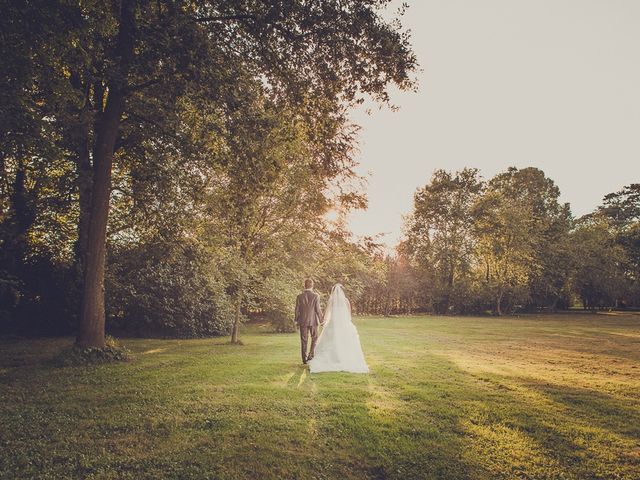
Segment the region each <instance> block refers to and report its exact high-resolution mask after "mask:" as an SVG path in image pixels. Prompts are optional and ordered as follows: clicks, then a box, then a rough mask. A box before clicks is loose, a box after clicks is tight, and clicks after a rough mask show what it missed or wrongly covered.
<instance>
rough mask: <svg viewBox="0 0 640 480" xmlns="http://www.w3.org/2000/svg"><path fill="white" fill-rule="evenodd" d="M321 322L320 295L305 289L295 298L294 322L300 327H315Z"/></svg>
mask: <svg viewBox="0 0 640 480" xmlns="http://www.w3.org/2000/svg"><path fill="white" fill-rule="evenodd" d="M320 322H322V310H321V309H320V295H318V294H317V293H314V292H313V291H312V290H310V289H309V290H305V291H304V292H302V293H301V294H300V295H298V298H296V323H297V324H298V325H300V326H301V327H317V326H318V325H319V324H320Z"/></svg>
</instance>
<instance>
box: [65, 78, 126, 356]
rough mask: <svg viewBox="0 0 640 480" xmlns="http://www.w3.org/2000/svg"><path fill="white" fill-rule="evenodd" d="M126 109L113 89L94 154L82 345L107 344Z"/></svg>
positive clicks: (79, 337)
mask: <svg viewBox="0 0 640 480" xmlns="http://www.w3.org/2000/svg"><path fill="white" fill-rule="evenodd" d="M123 110H124V93H123V92H122V91H121V90H119V89H118V88H112V89H110V90H109V96H108V97H107V105H106V107H105V111H104V113H103V115H102V118H101V119H100V122H99V124H98V129H97V131H96V143H95V148H94V154H93V163H94V171H93V191H92V193H91V217H90V219H89V229H88V230H89V231H88V235H87V244H86V264H85V275H84V288H83V293H82V307H81V312H80V329H79V332H78V338H77V340H76V343H77V344H78V345H80V346H81V347H89V346H91V347H103V346H104V324H105V312H104V265H105V254H106V245H107V220H108V218H109V197H110V194H111V166H112V163H113V150H114V146H115V143H116V138H117V136H118V129H119V126H120V117H121V115H122V112H123Z"/></svg>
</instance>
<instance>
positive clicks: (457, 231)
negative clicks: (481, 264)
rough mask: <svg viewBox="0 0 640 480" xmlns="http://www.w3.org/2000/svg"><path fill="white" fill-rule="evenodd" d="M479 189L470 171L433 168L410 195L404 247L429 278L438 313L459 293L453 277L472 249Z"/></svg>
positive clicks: (461, 272) (465, 268)
mask: <svg viewBox="0 0 640 480" xmlns="http://www.w3.org/2000/svg"><path fill="white" fill-rule="evenodd" d="M481 191H482V182H481V180H480V179H479V175H478V171H477V170H476V169H464V170H462V171H460V172H456V173H455V174H451V173H449V172H446V171H444V170H437V171H436V172H435V173H434V174H433V176H432V177H431V182H430V183H429V184H427V185H425V186H424V187H423V188H421V189H419V190H418V191H417V192H416V194H415V196H414V209H413V212H412V214H411V216H410V217H409V220H408V222H407V225H406V229H407V248H408V249H409V250H410V251H411V253H412V256H413V258H414V260H415V261H416V262H417V263H418V265H420V267H421V268H422V270H423V272H424V274H425V275H426V276H428V277H429V278H430V281H431V284H430V288H431V296H432V298H433V302H434V306H435V310H436V312H438V313H448V312H449V310H450V308H451V307H452V306H454V305H455V301H456V300H457V298H456V297H458V296H459V295H460V294H461V292H459V291H457V290H456V288H457V280H458V279H460V278H461V277H464V276H466V275H468V272H469V269H470V267H471V262H472V255H473V249H474V240H475V239H474V237H473V235H472V233H473V216H472V215H473V211H472V208H473V206H474V204H475V202H476V200H477V197H478V195H479V194H480V192H481Z"/></svg>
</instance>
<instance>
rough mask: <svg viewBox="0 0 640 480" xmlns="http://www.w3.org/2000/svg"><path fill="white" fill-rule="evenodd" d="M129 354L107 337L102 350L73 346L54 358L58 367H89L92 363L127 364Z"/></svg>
mask: <svg viewBox="0 0 640 480" xmlns="http://www.w3.org/2000/svg"><path fill="white" fill-rule="evenodd" d="M132 358H133V357H132V355H131V352H130V351H129V350H128V349H127V348H126V347H124V346H122V345H120V344H119V343H118V342H117V341H116V339H115V338H113V337H111V336H109V335H107V338H106V339H105V346H104V347H102V348H97V347H87V348H81V347H78V346H77V345H74V346H73V347H71V348H70V349H67V350H64V351H62V352H61V353H60V354H59V355H58V357H57V358H56V362H55V363H57V364H58V365H60V366H74V365H90V364H94V363H109V362H127V361H130V360H132Z"/></svg>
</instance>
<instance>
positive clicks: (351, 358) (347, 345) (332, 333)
mask: <svg viewBox="0 0 640 480" xmlns="http://www.w3.org/2000/svg"><path fill="white" fill-rule="evenodd" d="M323 325H324V328H323V330H322V333H321V334H320V338H319V339H318V345H317V346H316V352H315V356H314V357H313V359H311V360H310V361H309V371H310V372H311V373H318V372H340V371H342V372H353V373H367V372H368V371H369V367H367V362H365V359H364V354H363V353H362V347H361V346H360V337H359V336H358V331H357V330H356V326H355V325H354V324H353V323H352V322H351V304H350V303H349V300H348V299H347V297H346V296H345V294H344V290H343V289H342V285H340V284H339V283H337V284H335V285H334V286H333V288H332V289H331V295H330V296H329V301H328V302H327V308H326V310H325V311H324V321H323Z"/></svg>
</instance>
